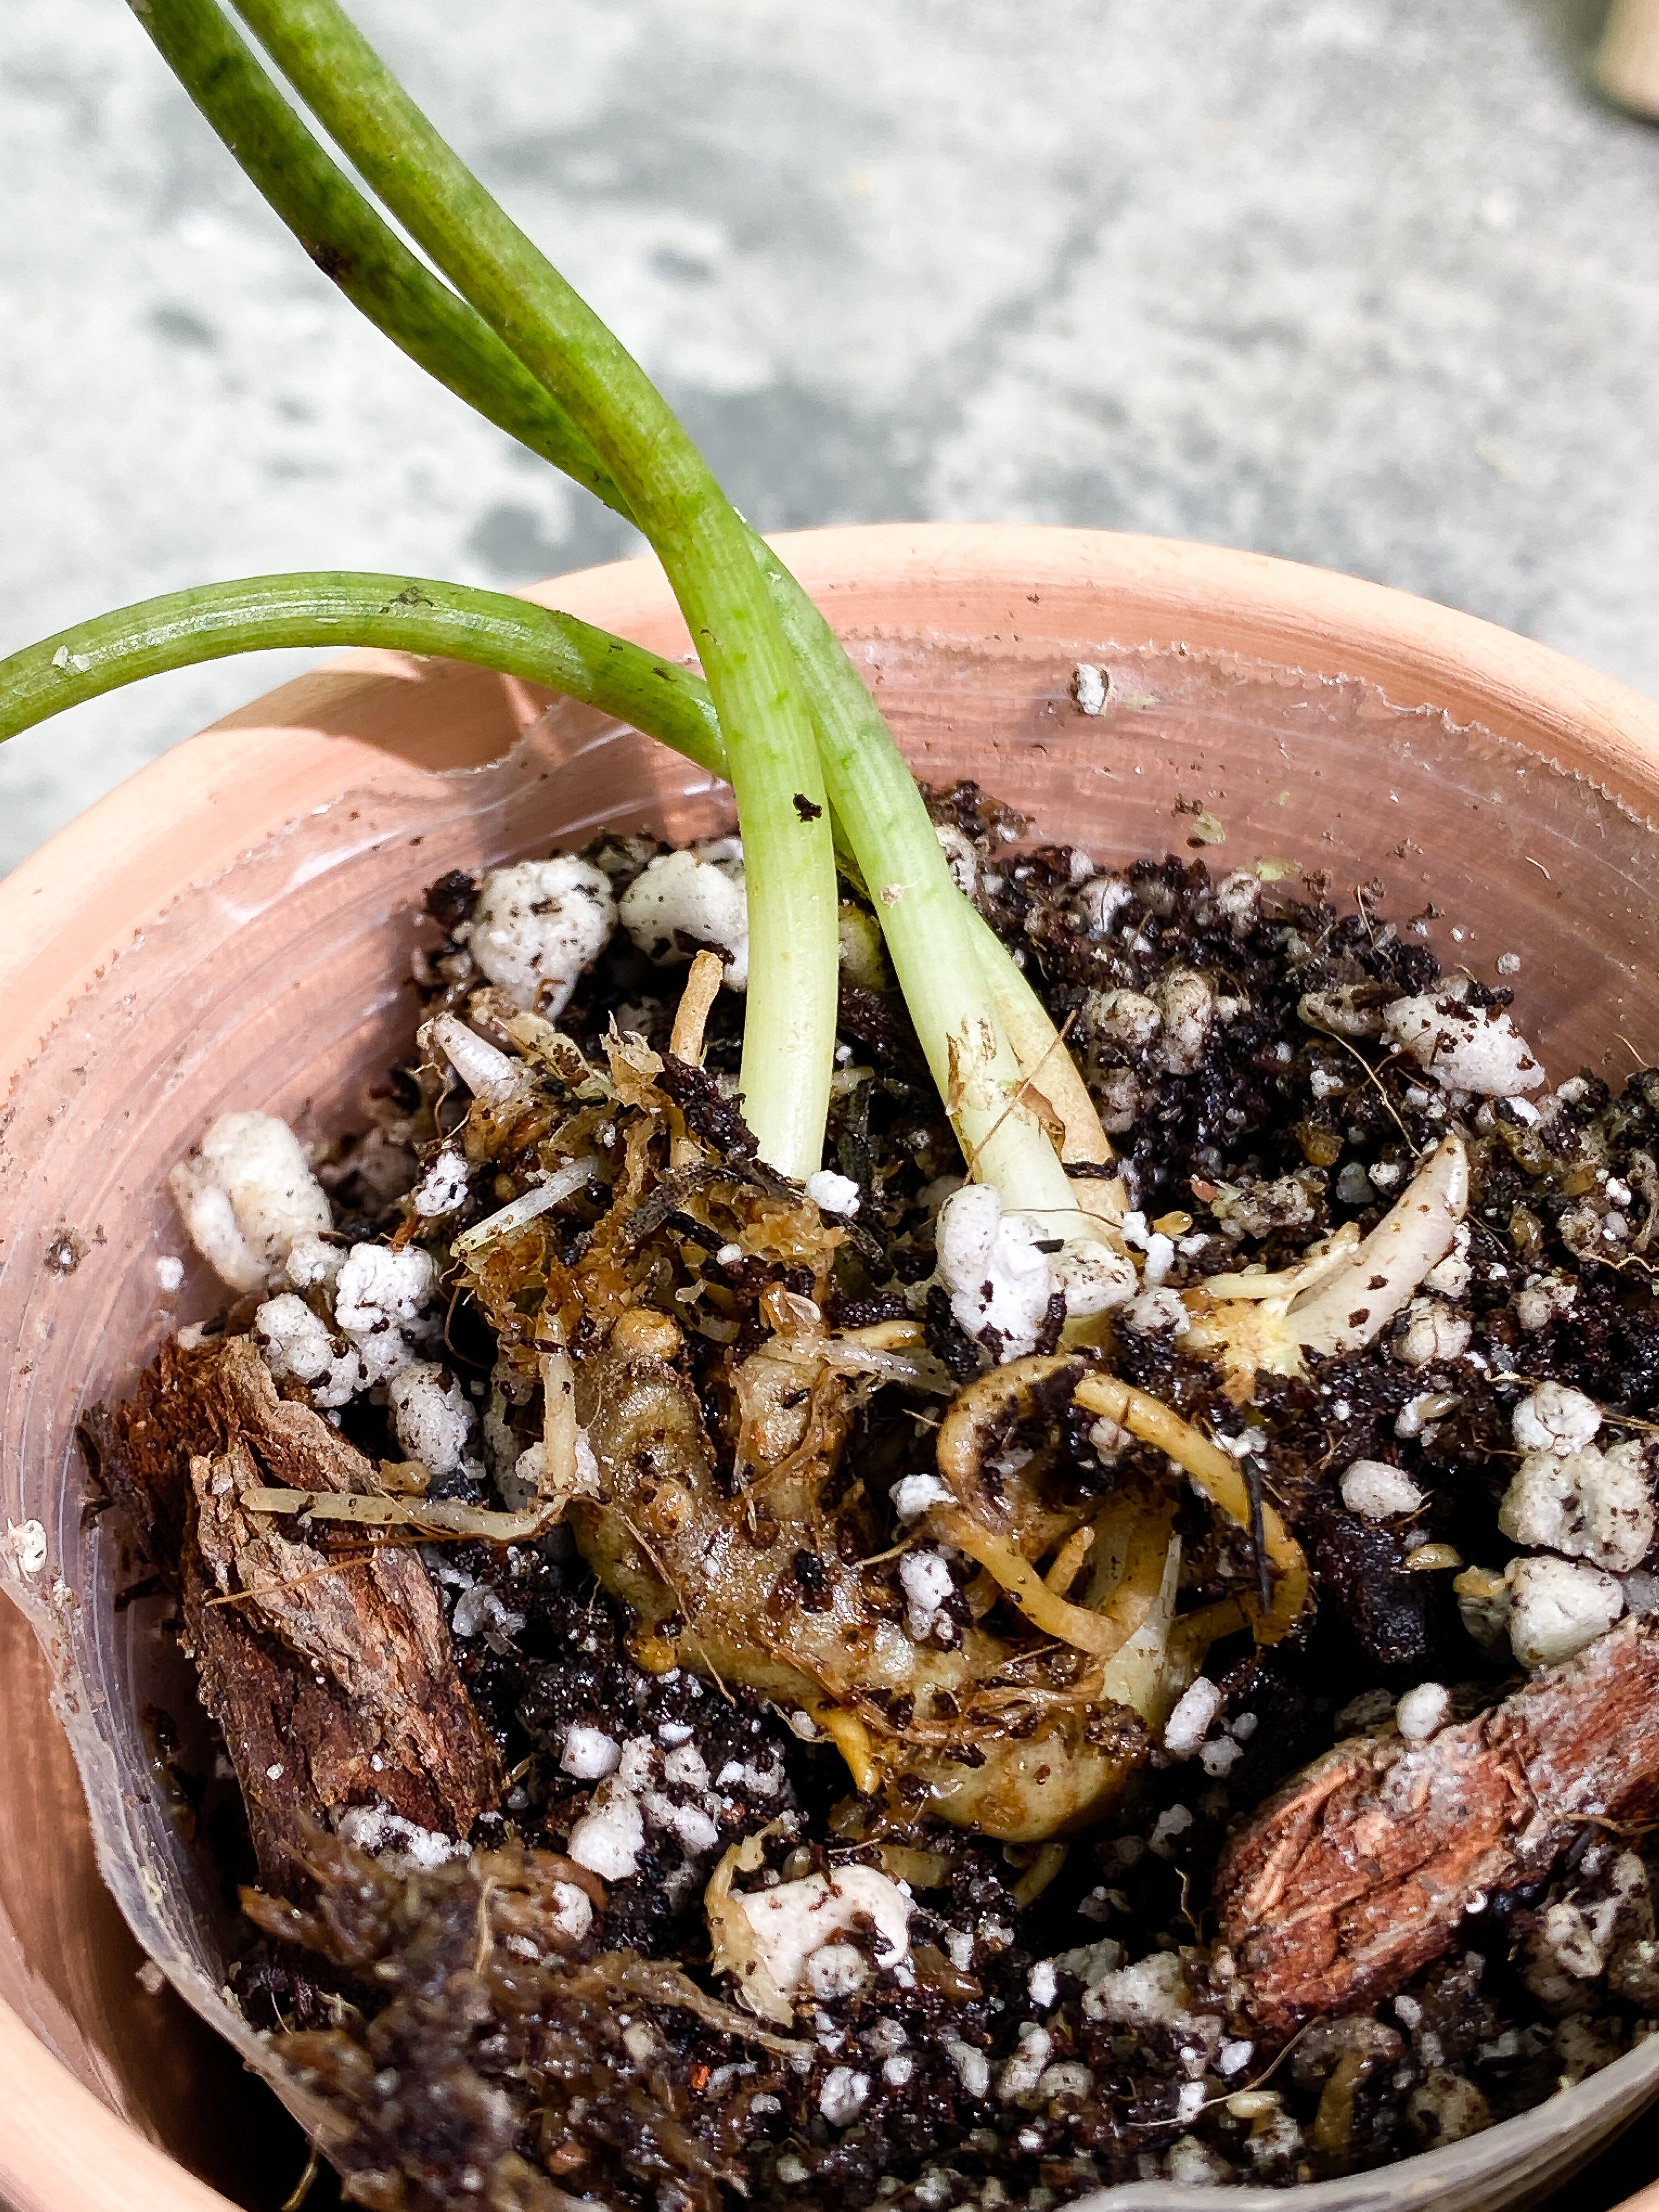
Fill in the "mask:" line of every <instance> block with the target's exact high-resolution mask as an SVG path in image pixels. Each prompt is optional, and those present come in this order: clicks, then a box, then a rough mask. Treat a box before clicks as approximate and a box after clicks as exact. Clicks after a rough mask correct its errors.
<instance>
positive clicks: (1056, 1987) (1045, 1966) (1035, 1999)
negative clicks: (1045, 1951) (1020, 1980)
mask: <svg viewBox="0 0 1659 2212" xmlns="http://www.w3.org/2000/svg"><path fill="white" fill-rule="evenodd" d="M1025 1994H1026V1995H1027V1996H1029V1997H1030V2000H1031V2002H1032V2003H1033V2004H1034V2005H1035V2006H1036V2008H1037V2010H1038V2011H1039V2012H1047V2011H1048V2008H1049V2007H1050V2006H1051V2005H1052V2004H1053V2003H1054V2002H1055V2000H1056V1999H1057V1998H1058V1996H1059V1995H1060V1978H1059V1977H1058V1975H1056V1973H1055V1972H1054V1961H1053V1960H1052V1959H1039V1960H1037V1962H1036V1966H1033V1967H1032V1969H1031V1971H1030V1973H1029V1974H1028V1975H1027V1976H1026V1978H1025Z"/></svg>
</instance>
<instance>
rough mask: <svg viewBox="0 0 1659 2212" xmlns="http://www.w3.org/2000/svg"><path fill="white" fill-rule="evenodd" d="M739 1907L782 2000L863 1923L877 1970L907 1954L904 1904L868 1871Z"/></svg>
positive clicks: (891, 1885) (785, 1887)
mask: <svg viewBox="0 0 1659 2212" xmlns="http://www.w3.org/2000/svg"><path fill="white" fill-rule="evenodd" d="M572 1856H573V1857H574V1852H573V1853H572ZM594 1871H595V1872H596V1873H597V1872H598V1871H599V1869H597V1868H596V1869H594ZM741 1902H742V1905H743V1911H744V1917H745V1918H746V1919H747V1921H748V1923H749V1927H750V1934H751V1936H752V1937H753V1939H754V1945H755V1949H756V1951H757V1953H758V1954H759V1957H760V1960H761V1963H762V1965H763V1966H764V1967H765V1968H766V1971H767V1972H768V1973H769V1974H770V1976H771V1977H772V1979H773V1980H774V1982H775V1983H776V1984H777V1986H778V1988H779V1989H780V1990H781V1991H782V1993H783V1995H784V1996H802V1995H805V1994H806V1993H807V1992H808V1991H810V1990H811V1988H812V1974H811V1962H812V1960H813V1959H814V1958H815V1957H816V1955H817V1954H818V1953H819V1952H821V1951H823V1950H824V1949H825V1948H830V1947H834V1948H840V1947H841V1945H842V1941H843V1939H844V1938H846V1937H847V1936H852V1935H854V1934H855V1933H856V1932H857V1931H858V1929H859V1928H860V1924H861V1923H866V1922H867V1923H868V1924H869V1925H870V1926H871V1927H872V1928H873V1929H874V1931H875V1939H876V1940H875V1959H876V1963H877V1965H878V1966H899V1965H902V1962H903V1961H904V1960H907V1959H908V1957H909V1955H910V1900H909V1899H908V1897H907V1896H906V1895H905V1894H904V1892H903V1891H902V1889H900V1887H898V1884H897V1883H896V1882H895V1881H890V1880H889V1878H888V1877H887V1875H884V1874H880V1873H878V1871H877V1870H876V1869H875V1868H874V1867H864V1866H849V1867H841V1868H838V1869H836V1874H835V1875H834V1877H833V1878H831V1877H830V1876H829V1875H821V1874H811V1875H805V1876H804V1877H803V1878H802V1879H801V1880H800V1881H785V1882H780V1883H779V1884H778V1886H777V1887H776V1888H775V1889H758V1890H751V1891H750V1892H749V1893H748V1894H747V1895H746V1896H745V1897H744V1898H743V1899H742V1900H741ZM867 1974H868V1964H867V1960H866V1978H867Z"/></svg>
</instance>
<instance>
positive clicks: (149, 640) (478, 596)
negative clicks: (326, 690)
mask: <svg viewBox="0 0 1659 2212" xmlns="http://www.w3.org/2000/svg"><path fill="white" fill-rule="evenodd" d="M302 645H317V646H331V647H336V648H338V647H342V646H364V645H368V646H381V647H388V648H390V649H391V650H392V651H394V652H399V653H425V654H431V655H435V656H441V658H442V659H447V660H467V661H471V662H473V663H474V664H475V665H477V666H479V667H483V668H493V669H494V670H495V671H497V673H498V674H500V675H502V676H516V677H520V678H522V679H523V680H524V681H525V682H526V683H527V684H541V685H544V687H545V688H546V689H548V690H553V691H562V692H564V693H566V694H567V695H568V696H569V697H571V698H573V699H580V700H581V701H582V702H584V704H586V705H587V706H591V707H597V708H599V709H600V711H601V712H602V713H604V714H611V715H614V716H615V717H616V719H617V720H618V721H621V722H629V723H631V724H632V725H633V726H634V727H635V729H637V730H642V731H643V732H645V733H646V734H647V736H648V737H653V738H660V739H661V740H662V742H663V743H664V744H666V745H671V746H672V748H673V749H674V750H675V751H676V752H678V753H683V754H684V756H685V757H686V758H687V759H688V760H691V761H695V762H696V764H697V766H698V767H699V768H703V769H707V770H708V773H709V775H715V776H724V775H725V774H726V749H725V745H724V743H723V742H722V739H721V737H720V719H719V717H718V716H717V715H716V714H715V712H714V701H713V700H712V699H711V698H710V696H709V695H708V685H707V684H704V683H703V681H702V678H700V677H697V676H694V675H693V674H692V673H691V672H690V670H689V669H685V668H681V667H678V666H677V665H675V663H673V662H672V661H669V660H663V659H659V657H658V655H657V654H655V653H647V651H646V650H645V648H644V647H642V646H638V645H630V644H629V642H628V641H627V640H626V639H624V638H620V637H613V636H611V634H610V632H609V631H608V630H602V629H594V628H593V627H592V624H591V623H584V622H578V621H577V620H576V618H575V617H574V616H573V615H563V614H556V613H554V612H553V611H551V610H550V609H549V608H547V607H538V606H536V605H533V604H532V602H531V601H529V600H526V599H509V598H508V597H507V595H506V593H504V592H481V591H474V590H473V589H471V587H470V586H467V585H465V584H442V583H438V582H435V581H434V580H433V579H432V578H430V577H428V576H380V575H361V574H337V573H334V572H332V571H322V572H319V573H316V574H298V575H283V576H247V577H244V578H242V579H241V580H240V581H237V582H235V583H228V584H205V585H200V586H196V587H195V588H193V589H191V590H190V591H186V592H167V593H165V594H164V595H163V596H161V598H158V599H143V600H140V601H139V602H138V604H137V605H136V606H131V607H123V608H120V609H119V610H118V611H117V612H115V613H113V614H106V615H100V616H99V617H97V618H96V619H95V620H94V621H92V622H85V623H76V625H75V627H74V628H73V629H66V630H63V631H60V632H59V633H58V635H57V636H56V637H49V638H46V639H44V640H42V641H41V642H40V644H39V645H31V646H26V647H24V648H23V650H22V651H21V653H13V654H12V655H11V656H10V657H9V659H5V660H0V738H14V737H15V736H16V735H17V733H18V732H19V731H21V730H27V729H28V728H30V727H32V726H33V724H35V723H36V722H43V721H45V720H46V719H47V717H48V716H49V715H52V714H62V713H63V712H64V709H65V708H70V707H78V706H80V705H82V703H83V702H85V701H87V700H88V699H95V698H97V697H99V696H100V694H101V693H103V692H106V691H114V690H118V689H119V688H120V687H121V686H122V685H123V684H136V683H137V682H138V681H139V680H140V679H141V678H143V677H146V676H158V675H161V673H162V672H163V671H166V670H167V669H173V668H191V667H194V666H195V665H197V663H199V662H201V661H204V660H220V659H226V658H228V656H230V655H231V654H234V653H263V652H267V651H269V650H270V649H271V648H272V647H279V646H302Z"/></svg>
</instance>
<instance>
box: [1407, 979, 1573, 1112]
mask: <svg viewBox="0 0 1659 2212" xmlns="http://www.w3.org/2000/svg"><path fill="white" fill-rule="evenodd" d="M1383 1034H1384V1035H1385V1036H1387V1038H1388V1039H1389V1042H1390V1043H1391V1044H1392V1045H1393V1046H1394V1047H1395V1049H1396V1050H1398V1051H1401V1052H1408V1053H1409V1054H1411V1056H1412V1058H1413V1060H1415V1061H1416V1062H1417V1064H1418V1066H1419V1067H1421V1068H1423V1069H1424V1070H1425V1071H1426V1073H1429V1074H1431V1075H1432V1076H1433V1078H1434V1079H1435V1081H1436V1082H1437V1083H1438V1084H1439V1085H1441V1086H1442V1088H1443V1089H1444V1090H1447V1091H1475V1092H1477V1093H1478V1094H1479V1095H1480V1097H1485V1098H1510V1097H1514V1096H1515V1094H1516V1092H1517V1091H1535V1090H1536V1089H1537V1088H1538V1086H1539V1085H1540V1084H1541V1083H1542V1081H1543V1080H1544V1071H1543V1069H1542V1068H1541V1066H1539V1064H1538V1062H1537V1060H1534V1057H1533V1054H1532V1051H1531V1048H1529V1046H1528V1043H1527V1041H1526V1039H1525V1038H1524V1037H1523V1036H1522V1035H1521V1034H1520V1032H1519V1031H1518V1030H1516V1026H1515V1024H1514V1023H1513V1022H1512V1021H1511V1020H1510V1018H1509V1016H1508V1014H1507V1013H1504V1012H1502V1011H1501V1010H1497V1009H1489V1010H1487V1011H1486V1012H1481V1011H1480V1010H1479V1009H1477V1008H1475V1007H1474V1006H1465V1005H1464V1004H1463V1002H1462V1000H1461V999H1457V998H1454V997H1452V996H1451V995H1449V994H1445V995H1442V996H1440V997H1436V996H1433V995H1432V994H1424V995H1422V996H1419V997H1416V998H1408V999H1396V1000H1394V1002H1393V1003H1392V1005H1390V1006H1385V1007H1384V1008H1383Z"/></svg>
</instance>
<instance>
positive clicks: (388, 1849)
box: [337, 1805, 468, 1875]
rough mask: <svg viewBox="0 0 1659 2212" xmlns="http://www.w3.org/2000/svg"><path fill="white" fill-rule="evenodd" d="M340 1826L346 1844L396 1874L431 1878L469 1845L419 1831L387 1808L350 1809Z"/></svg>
mask: <svg viewBox="0 0 1659 2212" xmlns="http://www.w3.org/2000/svg"><path fill="white" fill-rule="evenodd" d="M337 1826H338V1829H339V1832H340V1833H341V1835H343V1837H344V1838H345V1839H346V1841H347V1843H349V1844H356V1846H357V1849H358V1850H360V1851H367V1852H368V1854H369V1855H370V1857H373V1858H377V1859H379V1860H380V1863H381V1864H382V1865H383V1866H387V1867H390V1868H391V1869H392V1872H393V1873H394V1874H404V1875H408V1874H430V1873H431V1872H432V1871H433V1870H434V1869H435V1868H437V1867H441V1866H447V1864H448V1863H449V1862H450V1860H451V1859H464V1858H465V1857H466V1855H467V1848H468V1847H467V1845H466V1844H463V1843H459V1842H458V1841H457V1840H456V1838H454V1837H453V1836H447V1835H445V1834H444V1833H443V1832H441V1830H439V1829H436V1828H422V1827H418V1826H416V1823H415V1822H414V1821H413V1820H404V1817H403V1815H402V1814H399V1813H394V1812H393V1811H392V1809H391V1808H390V1807H389V1806H386V1805H351V1806H349V1807H348V1808H346V1810H345V1811H344V1812H343V1813H342V1814H341V1815H340V1818H339V1820H338V1822H337Z"/></svg>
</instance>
